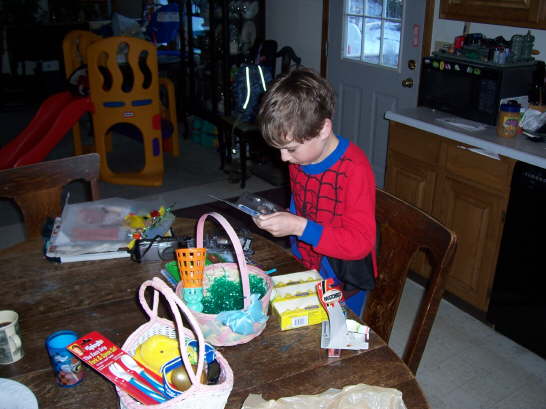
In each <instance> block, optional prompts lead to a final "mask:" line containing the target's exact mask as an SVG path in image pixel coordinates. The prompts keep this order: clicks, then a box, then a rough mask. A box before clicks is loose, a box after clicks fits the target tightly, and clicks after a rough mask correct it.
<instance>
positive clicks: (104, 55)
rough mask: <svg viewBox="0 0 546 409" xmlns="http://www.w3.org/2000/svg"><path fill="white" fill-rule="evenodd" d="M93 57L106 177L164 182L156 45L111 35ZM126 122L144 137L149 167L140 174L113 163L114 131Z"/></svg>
mask: <svg viewBox="0 0 546 409" xmlns="http://www.w3.org/2000/svg"><path fill="white" fill-rule="evenodd" d="M87 60H88V61H87V64H88V73H89V89H90V96H91V100H92V101H93V103H94V105H95V112H94V113H93V116H92V117H93V131H94V134H95V144H96V149H97V152H98V153H99V154H100V156H101V165H100V167H101V178H102V179H103V180H104V181H106V182H110V183H117V184H129V185H140V186H161V185H162V184H163V174H164V168H163V146H162V140H161V108H160V104H159V75H158V69H157V49H156V47H155V46H154V44H153V43H151V42H149V41H145V40H141V39H138V38H132V37H121V36H120V37H109V38H105V39H102V40H98V41H95V42H94V43H93V44H91V45H90V46H89V48H88V49H87ZM120 123H127V124H130V125H132V126H134V127H136V128H137V129H138V130H139V131H140V135H141V136H142V142H143V146H144V167H143V168H142V169H140V170H139V171H138V172H130V173H118V172H114V171H112V170H111V169H110V166H109V164H108V160H107V153H108V150H109V146H108V145H109V138H110V137H111V135H110V130H111V128H112V127H113V126H114V125H118V124H120ZM174 137H176V135H174Z"/></svg>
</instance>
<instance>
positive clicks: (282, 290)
mask: <svg viewBox="0 0 546 409" xmlns="http://www.w3.org/2000/svg"><path fill="white" fill-rule="evenodd" d="M271 278H272V280H273V286H274V288H273V291H272V295H271V307H272V310H273V314H274V315H276V316H277V317H278V318H279V320H280V325H281V330H288V329H292V328H298V327H304V326H307V325H315V324H319V323H321V322H322V321H327V320H328V314H327V313H326V311H325V310H324V308H323V307H322V305H321V303H320V301H319V299H318V297H317V292H316V283H318V282H320V281H321V280H322V278H321V276H320V274H319V273H318V271H316V270H308V271H302V272H298V273H293V274H284V275H279V276H274V277H271Z"/></svg>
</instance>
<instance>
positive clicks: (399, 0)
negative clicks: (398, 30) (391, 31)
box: [387, 0, 404, 20]
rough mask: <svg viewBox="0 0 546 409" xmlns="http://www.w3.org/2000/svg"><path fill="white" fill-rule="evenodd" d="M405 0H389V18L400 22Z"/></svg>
mask: <svg viewBox="0 0 546 409" xmlns="http://www.w3.org/2000/svg"><path fill="white" fill-rule="evenodd" d="M403 4H404V0H387V18H393V19H397V20H400V19H401V18H402V7H403Z"/></svg>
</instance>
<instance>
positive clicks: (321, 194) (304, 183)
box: [290, 156, 351, 269]
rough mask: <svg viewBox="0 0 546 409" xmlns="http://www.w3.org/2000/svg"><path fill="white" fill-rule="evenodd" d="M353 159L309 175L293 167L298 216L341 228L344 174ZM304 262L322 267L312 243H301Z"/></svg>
mask: <svg viewBox="0 0 546 409" xmlns="http://www.w3.org/2000/svg"><path fill="white" fill-rule="evenodd" d="M346 162H351V160H350V159H348V158H346V157H345V156H342V157H341V158H340V159H339V161H337V162H336V163H335V164H334V166H333V167H332V168H329V169H326V170H325V171H324V172H322V173H319V174H316V175H309V174H306V173H305V172H304V171H303V170H302V167H301V166H297V165H294V166H291V169H290V170H291V174H292V177H291V180H292V193H293V195H294V202H295V205H296V209H297V214H298V215H300V216H302V217H305V218H306V219H309V220H312V221H314V222H317V223H319V224H322V225H325V224H329V225H333V226H338V225H340V224H341V218H342V216H343V213H342V209H343V208H344V206H343V205H342V198H343V197H344V196H345V195H344V190H345V189H347V188H349V187H348V186H347V173H346V172H344V171H343V169H345V168H346V165H347V163H346ZM297 243H298V244H297V246H298V250H299V251H300V254H301V256H302V262H303V264H304V265H305V266H306V267H307V268H316V269H319V268H320V260H321V257H322V256H321V255H320V254H318V253H317V252H315V250H313V247H312V246H311V245H310V244H307V243H304V242H302V241H298V242H297Z"/></svg>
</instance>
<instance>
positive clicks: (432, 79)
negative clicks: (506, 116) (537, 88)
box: [418, 56, 535, 125]
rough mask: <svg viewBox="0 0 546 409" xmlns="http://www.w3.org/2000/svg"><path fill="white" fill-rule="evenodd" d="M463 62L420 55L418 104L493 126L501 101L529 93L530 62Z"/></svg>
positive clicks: (531, 67) (530, 78)
mask: <svg viewBox="0 0 546 409" xmlns="http://www.w3.org/2000/svg"><path fill="white" fill-rule="evenodd" d="M467 61H468V60H467ZM467 61H462V60H459V59H457V58H456V57H452V58H450V57H447V56H446V57H443V56H431V57H425V58H423V64H422V65H421V79H420V83H419V100H418V104H419V105H420V106H425V107H429V108H433V109H437V110H440V111H444V112H448V113H451V114H454V115H457V116H460V117H462V118H466V119H470V120H473V121H476V122H482V123H485V124H489V125H495V123H496V122H497V115H498V111H499V107H500V103H501V101H502V100H505V99H507V98H515V97H522V96H527V95H528V94H529V89H530V85H531V82H532V76H533V72H534V71H535V63H534V62H532V63H526V64H517V65H516V64H513V65H502V66H499V65H493V64H487V63H479V62H467Z"/></svg>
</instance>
